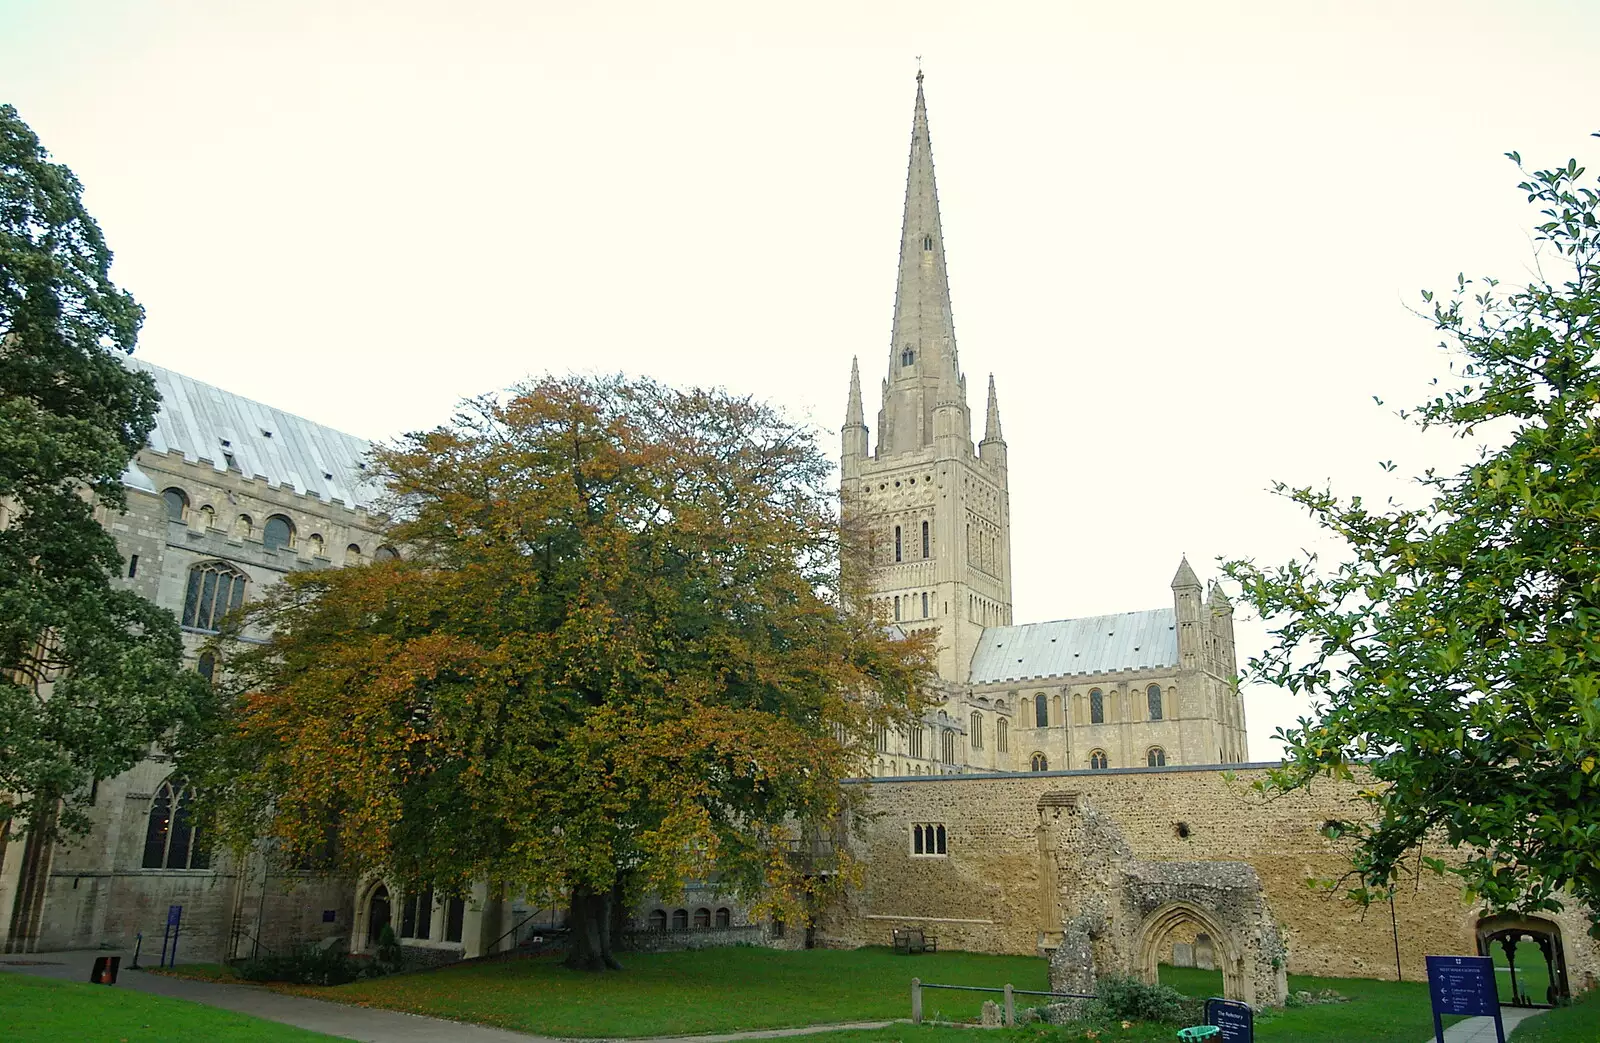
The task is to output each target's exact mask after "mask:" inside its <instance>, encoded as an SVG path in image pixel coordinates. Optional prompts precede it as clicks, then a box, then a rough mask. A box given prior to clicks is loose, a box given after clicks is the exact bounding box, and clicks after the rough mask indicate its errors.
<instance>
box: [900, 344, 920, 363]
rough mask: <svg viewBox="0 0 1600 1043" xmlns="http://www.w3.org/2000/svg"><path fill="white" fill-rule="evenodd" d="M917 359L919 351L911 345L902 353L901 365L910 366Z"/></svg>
mask: <svg viewBox="0 0 1600 1043" xmlns="http://www.w3.org/2000/svg"><path fill="white" fill-rule="evenodd" d="M915 361H917V353H916V352H915V351H912V350H911V349H910V348H909V347H908V348H906V350H904V351H902V352H901V353H900V365H902V366H909V365H911V364H912V363H913V362H915Z"/></svg>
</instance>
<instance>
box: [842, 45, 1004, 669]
mask: <svg viewBox="0 0 1600 1043" xmlns="http://www.w3.org/2000/svg"><path fill="white" fill-rule="evenodd" d="M987 405H988V414H987V418H986V422H985V425H984V436H983V441H982V442H981V443H980V444H979V445H978V447H977V448H974V446H973V442H972V413H971V410H970V409H969V408H968V405H967V380H966V377H965V376H963V375H962V373H961V364H960V358H959V355H958V354H957V351H956V334H955V323H954V320H953V318H952V315H951V308H950V283H949V278H948V274H947V272H946V269H945V253H944V232H943V229H942V228H941V226H940V223H939V194H938V190H937V188H936V186H935V184H934V177H933V148H932V145H931V143H930V141H929V137H928V111H927V107H926V103H925V101H924V99H923V94H922V73H920V72H918V73H917V100H916V108H915V110H914V112H913V115H912V122H911V161H910V168H909V171H908V172H907V175H906V203H905V217H904V219H903V221H902V224H901V228H900V264H899V277H898V280H897V281H896V284H895V303H894V326H893V333H892V335H891V339H890V343H889V372H888V376H887V377H886V378H885V379H884V381H883V385H882V404H881V406H880V408H879V410H878V425H877V445H876V448H875V449H872V448H870V446H869V443H870V441H871V439H870V432H869V430H868V427H867V423H866V416H865V413H864V408H863V404H862V399H861V378H860V371H859V368H858V366H857V364H856V363H855V362H854V361H852V363H851V368H850V396H849V405H848V408H847V410H846V414H845V423H844V427H843V429H842V430H841V432H840V434H841V440H842V443H843V445H842V457H841V461H840V463H841V467H840V471H841V495H842V501H843V510H844V518H845V522H846V524H849V525H857V526H861V527H862V528H863V529H865V530H866V531H867V532H869V533H870V541H871V543H872V557H871V564H870V573H869V582H868V587H869V590H870V592H871V593H870V596H871V597H872V598H873V599H874V600H875V601H876V602H877V604H879V605H880V606H881V607H882V608H883V609H884V611H885V613H886V614H887V616H888V617H889V618H890V619H891V620H896V621H898V622H899V624H900V625H901V626H902V627H903V628H905V629H907V630H919V629H922V628H924V627H932V628H936V629H937V630H938V631H939V646H940V650H939V674H940V676H941V677H942V678H944V679H945V680H947V681H953V682H964V681H966V680H967V673H968V669H969V667H970V664H971V662H972V652H973V649H974V648H975V647H976V645H977V640H978V637H979V635H980V634H981V633H982V631H983V628H984V627H985V626H1004V625H1008V624H1010V622H1011V501H1010V493H1009V491H1008V489H1007V469H1006V443H1005V439H1004V438H1003V437H1002V436H1001V433H1000V406H999V399H998V397H997V396H996V393H995V386H994V378H993V377H992V376H991V377H990V378H989V394H988V403H987Z"/></svg>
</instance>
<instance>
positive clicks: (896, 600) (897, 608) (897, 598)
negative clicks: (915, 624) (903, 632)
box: [894, 594, 900, 623]
mask: <svg viewBox="0 0 1600 1043" xmlns="http://www.w3.org/2000/svg"><path fill="white" fill-rule="evenodd" d="M894 621H895V622H896V623H898V622H900V595H899V594H896V595H895V596H894Z"/></svg>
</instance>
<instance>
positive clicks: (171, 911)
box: [167, 905, 183, 927]
mask: <svg viewBox="0 0 1600 1043" xmlns="http://www.w3.org/2000/svg"><path fill="white" fill-rule="evenodd" d="M182 919H183V906H181V905H169V906H167V926H168V927H176V926H178V922H179V921H180V920H182Z"/></svg>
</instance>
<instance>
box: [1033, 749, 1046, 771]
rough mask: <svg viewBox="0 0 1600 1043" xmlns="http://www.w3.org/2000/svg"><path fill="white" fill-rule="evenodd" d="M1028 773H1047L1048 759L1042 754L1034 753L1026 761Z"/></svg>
mask: <svg viewBox="0 0 1600 1043" xmlns="http://www.w3.org/2000/svg"><path fill="white" fill-rule="evenodd" d="M1028 770H1029V771H1049V770H1050V758H1049V757H1046V756H1045V755H1044V754H1042V753H1035V754H1034V755H1033V756H1032V757H1031V758H1030V759H1029V761H1028Z"/></svg>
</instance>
